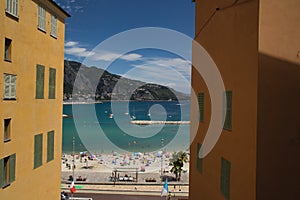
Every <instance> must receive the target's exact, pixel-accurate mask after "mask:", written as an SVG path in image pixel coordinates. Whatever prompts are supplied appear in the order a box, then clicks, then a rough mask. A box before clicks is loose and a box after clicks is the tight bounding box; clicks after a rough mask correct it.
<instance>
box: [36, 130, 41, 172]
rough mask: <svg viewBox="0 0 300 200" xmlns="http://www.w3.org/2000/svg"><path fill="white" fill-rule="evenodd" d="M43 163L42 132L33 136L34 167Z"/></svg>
mask: <svg viewBox="0 0 300 200" xmlns="http://www.w3.org/2000/svg"><path fill="white" fill-rule="evenodd" d="M42 164H43V134H39V135H35V136H34V169H36V168H38V167H40V166H41V165H42Z"/></svg>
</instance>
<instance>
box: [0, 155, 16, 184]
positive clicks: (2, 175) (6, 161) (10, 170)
mask: <svg viewBox="0 0 300 200" xmlns="http://www.w3.org/2000/svg"><path fill="white" fill-rule="evenodd" d="M15 180H16V154H12V155H10V156H6V157H4V158H2V159H0V188H6V187H8V186H10V185H11V183H13V182H14V181H15Z"/></svg>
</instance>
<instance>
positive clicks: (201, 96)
mask: <svg viewBox="0 0 300 200" xmlns="http://www.w3.org/2000/svg"><path fill="white" fill-rule="evenodd" d="M198 106H199V121H200V122H203V121H204V93H203V92H200V93H198Z"/></svg>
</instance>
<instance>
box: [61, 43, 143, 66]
mask: <svg viewBox="0 0 300 200" xmlns="http://www.w3.org/2000/svg"><path fill="white" fill-rule="evenodd" d="M65 47H66V48H65V53H66V54H68V55H72V56H78V57H90V59H91V60H94V61H106V62H111V61H114V60H117V59H122V60H125V61H136V60H140V59H142V55H140V54H135V53H132V54H125V55H122V54H118V53H114V52H108V51H89V50H87V49H86V48H83V47H80V45H79V43H78V42H75V41H69V42H67V43H66V44H65Z"/></svg>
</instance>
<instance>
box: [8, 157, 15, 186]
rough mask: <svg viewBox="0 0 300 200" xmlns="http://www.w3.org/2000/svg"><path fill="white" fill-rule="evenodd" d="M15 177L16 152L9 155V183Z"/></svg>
mask: <svg viewBox="0 0 300 200" xmlns="http://www.w3.org/2000/svg"><path fill="white" fill-rule="evenodd" d="M15 179H16V154H13V155H11V156H10V157H9V183H12V182H14V181H15Z"/></svg>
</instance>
